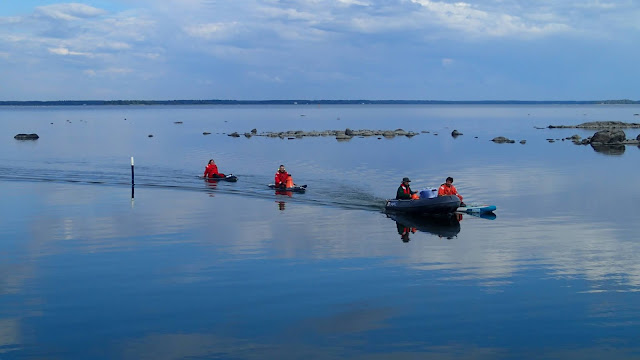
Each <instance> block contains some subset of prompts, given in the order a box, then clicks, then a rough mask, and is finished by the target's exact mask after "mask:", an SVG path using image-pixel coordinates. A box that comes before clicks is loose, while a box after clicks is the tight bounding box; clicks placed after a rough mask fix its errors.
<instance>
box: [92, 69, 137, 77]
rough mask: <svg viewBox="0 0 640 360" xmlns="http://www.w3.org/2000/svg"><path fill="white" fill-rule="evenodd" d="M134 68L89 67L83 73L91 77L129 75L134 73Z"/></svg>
mask: <svg viewBox="0 0 640 360" xmlns="http://www.w3.org/2000/svg"><path fill="white" fill-rule="evenodd" d="M133 71H134V70H133V69H129V68H107V69H100V70H95V69H87V70H84V71H83V73H84V74H85V75H87V76H90V77H96V76H110V75H127V74H130V73H132V72H133Z"/></svg>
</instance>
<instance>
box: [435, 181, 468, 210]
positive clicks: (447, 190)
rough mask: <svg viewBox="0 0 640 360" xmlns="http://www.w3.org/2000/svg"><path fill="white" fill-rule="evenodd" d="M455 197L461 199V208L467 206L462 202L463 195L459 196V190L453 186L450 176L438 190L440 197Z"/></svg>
mask: <svg viewBox="0 0 640 360" xmlns="http://www.w3.org/2000/svg"><path fill="white" fill-rule="evenodd" d="M446 195H455V196H457V197H458V199H460V206H467V205H465V203H463V202H462V195H460V194H458V189H456V187H455V186H453V178H452V177H451V176H449V177H448V178H447V180H446V181H445V183H444V184H442V185H440V188H439V189H438V196H446Z"/></svg>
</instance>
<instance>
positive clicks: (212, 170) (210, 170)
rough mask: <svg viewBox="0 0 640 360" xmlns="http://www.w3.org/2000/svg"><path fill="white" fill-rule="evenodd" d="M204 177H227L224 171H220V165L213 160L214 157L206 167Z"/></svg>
mask: <svg viewBox="0 0 640 360" xmlns="http://www.w3.org/2000/svg"><path fill="white" fill-rule="evenodd" d="M203 177H205V178H210V179H211V178H223V177H225V175H224V174H223V173H220V172H218V165H216V162H215V161H213V159H211V160H209V163H208V164H207V167H206V168H204V175H203Z"/></svg>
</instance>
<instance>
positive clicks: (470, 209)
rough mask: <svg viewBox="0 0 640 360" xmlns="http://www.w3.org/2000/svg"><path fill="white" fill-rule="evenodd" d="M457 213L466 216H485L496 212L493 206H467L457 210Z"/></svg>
mask: <svg viewBox="0 0 640 360" xmlns="http://www.w3.org/2000/svg"><path fill="white" fill-rule="evenodd" d="M456 211H457V212H461V213H467V214H476V213H478V214H485V213H490V212H494V211H496V206H495V205H469V206H461V207H459V208H458V209H457V210H456Z"/></svg>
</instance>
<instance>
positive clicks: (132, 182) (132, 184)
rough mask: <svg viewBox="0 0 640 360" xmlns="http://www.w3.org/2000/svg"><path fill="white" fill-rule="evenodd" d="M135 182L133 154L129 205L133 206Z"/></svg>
mask: <svg viewBox="0 0 640 360" xmlns="http://www.w3.org/2000/svg"><path fill="white" fill-rule="evenodd" d="M134 185H135V182H134V181H133V156H132V157H131V206H133V195H134V193H133V187H134Z"/></svg>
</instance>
